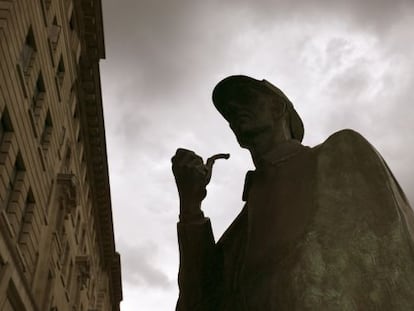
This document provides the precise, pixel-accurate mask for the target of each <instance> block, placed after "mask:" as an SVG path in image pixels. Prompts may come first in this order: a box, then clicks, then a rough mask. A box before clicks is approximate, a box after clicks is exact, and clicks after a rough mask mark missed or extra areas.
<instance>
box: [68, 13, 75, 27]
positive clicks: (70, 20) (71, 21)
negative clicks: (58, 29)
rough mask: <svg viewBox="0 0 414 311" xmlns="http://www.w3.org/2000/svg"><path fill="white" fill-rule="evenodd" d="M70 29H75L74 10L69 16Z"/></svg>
mask: <svg viewBox="0 0 414 311" xmlns="http://www.w3.org/2000/svg"><path fill="white" fill-rule="evenodd" d="M69 29H70V30H72V31H74V30H75V16H74V13H73V10H72V13H71V14H70V18H69Z"/></svg>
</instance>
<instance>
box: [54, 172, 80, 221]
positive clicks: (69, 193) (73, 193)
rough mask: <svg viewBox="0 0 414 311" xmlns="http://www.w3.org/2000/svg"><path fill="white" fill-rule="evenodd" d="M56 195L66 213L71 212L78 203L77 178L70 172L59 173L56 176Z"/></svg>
mask: <svg viewBox="0 0 414 311" xmlns="http://www.w3.org/2000/svg"><path fill="white" fill-rule="evenodd" d="M56 185H57V186H58V189H57V191H58V192H57V195H58V198H59V199H60V200H61V202H62V203H63V206H64V207H65V209H66V215H68V214H69V213H71V212H72V211H73V210H75V209H76V207H77V206H78V204H79V191H78V182H77V178H76V176H75V175H74V174H72V173H59V174H58V175H57V178H56Z"/></svg>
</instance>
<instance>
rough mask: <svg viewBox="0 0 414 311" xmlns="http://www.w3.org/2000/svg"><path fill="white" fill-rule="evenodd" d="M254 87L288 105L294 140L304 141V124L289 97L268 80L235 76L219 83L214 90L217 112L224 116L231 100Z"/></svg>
mask: <svg viewBox="0 0 414 311" xmlns="http://www.w3.org/2000/svg"><path fill="white" fill-rule="evenodd" d="M246 87H253V88H256V89H259V90H262V91H266V92H267V93H268V94H271V95H274V96H276V97H277V99H278V100H279V101H282V102H283V103H285V104H286V108H287V112H288V114H289V121H290V130H291V133H292V136H293V138H294V139H296V140H298V141H302V139H303V135H304V128H303V122H302V120H301V118H300V117H299V115H298V113H297V112H296V110H295V108H294V107H293V104H292V103H291V101H290V100H289V99H288V98H287V96H286V95H285V94H284V93H283V92H282V91H281V90H280V89H279V88H277V87H276V86H274V85H273V84H271V83H270V82H268V81H266V80H256V79H254V78H251V77H248V76H244V75H235V76H229V77H227V78H225V79H223V80H221V81H220V82H219V83H217V85H216V87H215V88H214V90H213V103H214V106H215V107H216V108H217V110H218V111H219V112H220V113H221V114H223V107H224V106H225V105H226V103H228V101H229V99H231V98H232V96H234V94H236V93H237V92H239V91H241V90H242V89H243V88H246Z"/></svg>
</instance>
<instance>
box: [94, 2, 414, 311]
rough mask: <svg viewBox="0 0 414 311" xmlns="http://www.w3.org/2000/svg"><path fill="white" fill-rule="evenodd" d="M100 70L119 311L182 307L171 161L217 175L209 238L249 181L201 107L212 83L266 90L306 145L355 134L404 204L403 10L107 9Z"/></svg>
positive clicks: (367, 6) (213, 5)
mask: <svg viewBox="0 0 414 311" xmlns="http://www.w3.org/2000/svg"><path fill="white" fill-rule="evenodd" d="M103 10H104V23H105V41H106V51H107V53H106V55H107V59H106V60H105V61H102V63H101V73H102V85H103V95H104V109H105V122H106V135H107V144H108V156H109V166H110V181H111V190H112V204H113V211H114V221H115V235H116V241H117V248H118V250H119V251H120V252H121V259H122V269H123V270H122V272H123V281H124V283H123V287H124V302H123V303H122V310H123V311H132V310H150V311H159V310H173V309H174V306H175V301H176V299H177V295H178V289H177V285H176V283H177V272H178V249H177V240H176V222H177V215H178V196H177V194H176V188H175V184H174V179H173V176H172V173H171V169H170V158H171V156H172V155H173V154H174V152H175V150H176V148H178V147H186V148H189V149H193V150H195V151H196V152H197V153H199V154H200V155H201V156H203V157H208V156H210V155H211V154H214V153H217V152H230V153H231V158H230V159H229V160H228V161H219V162H218V163H217V164H216V166H215V171H214V173H213V177H212V182H211V184H210V185H209V188H208V192H209V193H208V197H207V199H206V200H205V202H204V211H205V213H206V214H207V215H208V216H209V217H210V218H211V219H212V223H213V229H214V232H215V235H216V238H219V237H220V235H221V234H222V232H223V231H224V230H225V229H226V227H227V226H228V225H229V224H230V222H231V221H232V220H233V218H234V217H235V215H237V213H238V212H239V211H240V209H241V207H242V202H241V192H242V187H243V182H244V174H245V172H246V170H248V169H250V168H252V164H251V160H250V158H249V155H248V154H247V152H245V151H243V150H241V149H240V147H239V146H238V145H237V142H236V140H235V138H234V136H233V134H232V132H231V131H230V129H229V128H228V126H227V124H226V122H225V121H224V120H223V119H222V118H221V116H220V115H219V114H218V113H217V112H216V111H215V109H214V107H213V105H212V103H211V91H212V89H213V87H214V86H215V84H216V83H217V82H218V81H219V80H221V79H222V78H224V77H226V76H228V75H231V74H247V75H251V76H253V77H255V78H258V79H263V78H265V79H267V80H269V81H271V82H272V83H274V84H276V85H277V86H279V87H280V88H281V89H282V90H283V91H284V92H285V93H286V94H287V96H288V97H289V98H290V99H291V100H292V102H293V104H294V105H295V107H296V109H297V111H298V112H299V114H300V115H301V117H302V119H303V120H304V124H305V139H304V144H305V145H310V146H314V145H316V144H319V143H321V142H323V141H324V140H325V139H326V138H327V137H328V136H329V135H331V134H332V133H334V132H335V131H337V130H340V129H343V128H353V129H355V130H357V131H359V132H360V133H362V134H363V135H364V136H365V137H366V138H367V139H368V140H369V141H370V142H371V143H372V144H373V145H374V146H375V147H376V148H377V149H378V150H379V151H380V153H381V154H382V155H383V157H384V158H385V160H386V161H387V163H388V165H389V166H390V168H391V170H392V171H393V172H394V174H395V175H396V177H397V179H398V180H399V182H400V184H401V186H402V188H403V189H404V190H405V193H406V194H407V196H408V198H409V199H410V201H411V202H414V179H413V177H412V176H414V165H413V164H412V159H413V158H414V147H413V142H414V141H413V131H414V105H413V95H412V94H413V93H412V90H413V87H414V75H413V68H414V59H413V57H412V55H414V40H413V39H414V38H413V35H412V29H414V18H413V17H414V2H413V1H412V0H396V1H388V0H370V1H367V0H365V1H360V0H348V1H324V0H306V1H292V0H291V1H272V0H265V1H253V0H252V1H247V0H239V1H238V0H227V1H219V0H210V1H201V0H200V1H196V0H172V1H161V0H137V1H133V0H118V1H113V0H103Z"/></svg>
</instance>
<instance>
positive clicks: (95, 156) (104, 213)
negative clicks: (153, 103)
mask: <svg viewBox="0 0 414 311" xmlns="http://www.w3.org/2000/svg"><path fill="white" fill-rule="evenodd" d="M74 8H75V10H76V16H77V25H78V31H79V37H80V41H81V57H80V62H79V68H78V72H79V73H78V87H77V90H78V97H79V112H80V120H81V131H82V135H83V140H84V144H85V155H86V163H87V171H88V181H89V184H90V187H91V195H92V204H93V210H94V216H95V218H96V226H97V228H96V229H97V231H98V232H97V233H98V239H99V245H100V249H101V255H102V258H103V262H104V265H105V267H106V269H107V271H108V274H109V277H110V279H111V281H110V286H111V292H112V299H113V306H114V309H113V310H119V302H120V300H122V284H121V268H120V256H119V254H118V253H117V252H116V251H115V240H114V229H113V220H112V206H111V194H110V185H109V173H108V158H107V149H106V138H105V124H104V115H103V107H102V91H101V80H100V70H99V60H100V59H103V58H104V57H105V47H104V36H103V23H102V4H101V1H100V0H76V1H75V2H74Z"/></svg>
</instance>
